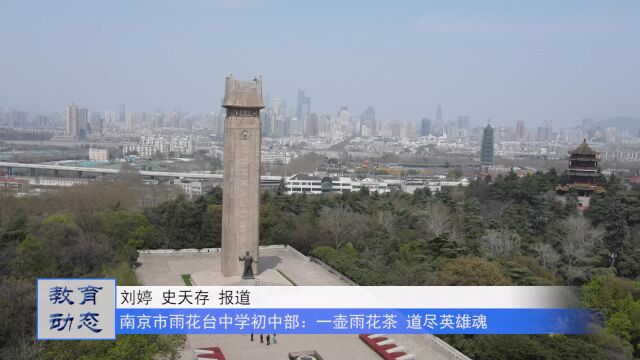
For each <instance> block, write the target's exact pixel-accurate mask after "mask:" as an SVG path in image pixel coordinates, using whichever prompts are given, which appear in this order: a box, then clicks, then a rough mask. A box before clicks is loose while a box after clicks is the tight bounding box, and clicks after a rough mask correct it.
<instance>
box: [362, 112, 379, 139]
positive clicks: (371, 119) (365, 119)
mask: <svg viewBox="0 0 640 360" xmlns="http://www.w3.org/2000/svg"><path fill="white" fill-rule="evenodd" d="M363 126H366V127H367V128H368V130H369V134H370V135H377V134H378V123H377V122H376V109H375V108H374V107H373V106H371V105H370V106H368V107H367V108H366V109H365V110H364V111H363V112H362V115H360V135H362V127H363Z"/></svg>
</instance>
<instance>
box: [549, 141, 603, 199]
mask: <svg viewBox="0 0 640 360" xmlns="http://www.w3.org/2000/svg"><path fill="white" fill-rule="evenodd" d="M569 155H570V156H569V169H568V175H569V181H568V183H566V184H560V185H558V186H557V188H556V190H557V191H558V192H563V193H566V192H569V191H571V190H572V189H575V190H577V191H578V196H590V195H591V194H592V193H594V192H595V193H602V192H605V191H606V190H605V189H604V188H603V187H602V186H598V184H597V183H596V177H597V176H598V153H597V152H596V151H594V150H592V149H591V148H590V147H589V145H588V144H587V140H586V139H584V141H583V142H582V144H580V146H578V147H577V148H575V149H573V150H571V151H569Z"/></svg>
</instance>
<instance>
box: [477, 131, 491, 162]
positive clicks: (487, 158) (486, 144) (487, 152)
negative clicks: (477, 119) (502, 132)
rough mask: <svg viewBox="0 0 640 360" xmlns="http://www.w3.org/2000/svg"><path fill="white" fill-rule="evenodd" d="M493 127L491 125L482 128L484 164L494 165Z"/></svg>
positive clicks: (482, 156) (481, 154)
mask: <svg viewBox="0 0 640 360" xmlns="http://www.w3.org/2000/svg"><path fill="white" fill-rule="evenodd" d="M493 142H494V139H493V128H492V127H491V125H487V127H485V128H484V130H482V144H481V147H480V164H482V165H484V166H490V165H493Z"/></svg>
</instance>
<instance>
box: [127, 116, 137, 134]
mask: <svg viewBox="0 0 640 360" xmlns="http://www.w3.org/2000/svg"><path fill="white" fill-rule="evenodd" d="M135 118H136V115H135V114H134V113H132V112H129V113H127V129H129V130H133V128H134V126H135Z"/></svg>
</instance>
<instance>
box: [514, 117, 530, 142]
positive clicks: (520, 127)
mask: <svg viewBox="0 0 640 360" xmlns="http://www.w3.org/2000/svg"><path fill="white" fill-rule="evenodd" d="M526 138H527V128H526V127H525V125H524V121H518V122H516V139H517V140H524V139H526Z"/></svg>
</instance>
